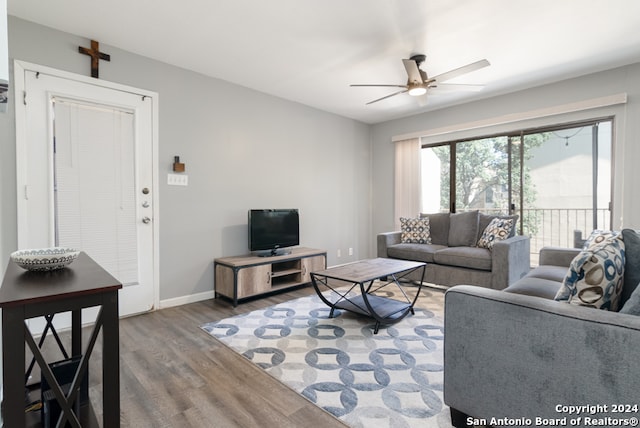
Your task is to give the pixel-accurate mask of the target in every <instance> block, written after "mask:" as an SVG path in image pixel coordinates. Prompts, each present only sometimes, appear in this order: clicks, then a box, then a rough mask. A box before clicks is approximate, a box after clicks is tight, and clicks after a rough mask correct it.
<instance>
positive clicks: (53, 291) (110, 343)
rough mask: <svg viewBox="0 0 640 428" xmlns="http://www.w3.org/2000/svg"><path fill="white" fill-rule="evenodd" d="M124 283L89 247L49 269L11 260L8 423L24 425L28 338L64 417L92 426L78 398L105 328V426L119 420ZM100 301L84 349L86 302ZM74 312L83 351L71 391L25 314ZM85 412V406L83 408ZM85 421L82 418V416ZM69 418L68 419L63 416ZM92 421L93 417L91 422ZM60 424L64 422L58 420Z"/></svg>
mask: <svg viewBox="0 0 640 428" xmlns="http://www.w3.org/2000/svg"><path fill="white" fill-rule="evenodd" d="M120 288H122V284H121V283H120V282H119V281H118V280H116V279H115V278H114V277H113V276H111V275H110V274H109V273H108V272H107V271H105V270H104V269H103V268H102V267H100V266H99V265H98V264H97V263H96V262H95V261H93V259H91V258H90V257H89V256H88V255H86V254H85V253H80V255H79V256H78V259H77V260H75V261H74V262H73V263H72V264H71V265H69V266H68V267H66V268H63V269H59V270H55V271H50V272H29V271H25V270H24V269H22V268H21V267H19V266H18V265H16V264H15V263H13V262H11V261H9V265H8V266H7V271H6V273H5V276H4V280H3V281H2V287H1V288H0V308H2V349H3V352H2V374H3V376H4V401H3V403H2V416H3V419H4V424H5V426H8V427H24V426H25V424H26V423H27V418H26V415H25V343H26V344H27V345H28V346H29V349H30V350H31V352H32V353H33V356H34V358H35V360H36V362H37V363H38V366H39V367H40V370H41V373H42V376H43V377H44V378H46V380H47V381H48V383H49V385H50V387H51V390H52V392H53V393H54V395H55V398H56V399H57V402H58V404H59V405H60V407H61V409H62V414H61V416H60V419H65V418H66V419H67V421H68V423H69V424H70V425H71V426H73V427H78V426H81V424H82V426H88V425H87V422H85V420H86V418H85V417H82V416H81V415H76V414H75V413H74V410H73V403H74V402H75V401H76V400H79V398H78V395H79V389H80V383H81V380H82V378H83V376H84V374H85V373H86V369H87V367H88V364H89V358H90V356H91V352H92V351H93V347H94V345H95V343H96V340H97V338H98V333H99V332H100V330H102V400H103V401H102V407H103V426H105V427H116V428H117V427H119V426H120V362H119V349H120V343H119V331H118V290H119V289H120ZM94 306H100V310H99V313H98V317H97V319H96V321H95V325H94V327H93V331H92V333H91V336H90V340H89V342H88V343H87V345H86V348H85V349H84V350H83V349H82V332H81V329H82V308H88V307H94ZM69 311H70V312H71V354H72V356H82V357H81V359H80V364H79V367H78V369H77V372H76V375H75V379H74V381H73V383H72V385H71V388H70V390H69V392H68V394H65V393H64V392H63V389H62V388H61V387H60V385H58V382H57V381H56V380H55V378H54V375H53V373H52V371H51V369H50V368H49V366H48V363H47V361H46V360H45V358H44V357H43V355H42V353H41V352H40V348H39V346H38V344H37V343H36V342H35V340H34V338H33V336H32V335H31V332H30V331H29V328H28V326H27V324H26V323H25V320H27V319H29V318H35V317H39V316H46V317H53V315H54V314H56V313H60V312H69ZM80 413H81V414H82V413H83V410H82V409H81V412H80ZM81 421H82V422H81ZM59 422H64V421H59ZM89 425H91V423H90V422H89ZM58 426H65V424H64V423H62V425H60V424H58Z"/></svg>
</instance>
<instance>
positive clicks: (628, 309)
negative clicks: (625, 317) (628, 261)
mask: <svg viewBox="0 0 640 428" xmlns="http://www.w3.org/2000/svg"><path fill="white" fill-rule="evenodd" d="M638 285H640V284H636V289H635V290H634V291H633V293H631V296H629V298H628V299H627V301H626V302H625V304H624V306H623V307H622V309H620V312H621V313H623V314H631V315H640V287H638Z"/></svg>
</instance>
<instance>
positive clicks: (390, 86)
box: [349, 83, 407, 88]
mask: <svg viewBox="0 0 640 428" xmlns="http://www.w3.org/2000/svg"><path fill="white" fill-rule="evenodd" d="M349 86H351V87H355V86H366V87H372V86H373V87H378V88H406V87H407V85H383V84H381V85H378V84H375V83H372V84H366V83H365V84H359V85H349Z"/></svg>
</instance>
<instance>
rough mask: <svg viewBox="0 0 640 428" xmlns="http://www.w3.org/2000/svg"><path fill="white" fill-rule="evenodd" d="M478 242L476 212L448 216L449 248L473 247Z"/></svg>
mask: <svg viewBox="0 0 640 428" xmlns="http://www.w3.org/2000/svg"><path fill="white" fill-rule="evenodd" d="M477 240H478V211H467V212H463V213H455V214H451V215H450V216H449V239H448V240H447V241H448V242H449V246H450V247H474V246H475V245H476V242H477Z"/></svg>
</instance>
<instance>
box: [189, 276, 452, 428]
mask: <svg viewBox="0 0 640 428" xmlns="http://www.w3.org/2000/svg"><path fill="white" fill-rule="evenodd" d="M387 288H389V289H390V288H392V287H387ZM387 288H385V289H383V290H385V292H383V293H381V292H378V294H381V295H384V296H387V297H392V296H393V295H394V294H393V293H392V292H390V291H386V290H387ZM403 288H404V290H405V292H406V293H407V295H409V296H410V297H412V296H415V293H416V292H417V287H415V286H403ZM443 307H444V295H443V292H442V291H439V290H432V289H428V288H427V289H425V288H422V291H421V292H420V297H419V298H418V301H417V303H416V306H415V308H414V309H415V314H414V315H411V314H409V315H408V316H407V317H405V318H404V319H403V320H401V321H400V322H398V323H396V324H393V325H389V326H381V327H380V331H379V332H378V334H375V335H374V334H373V327H374V325H375V321H373V320H372V319H370V318H367V317H364V316H360V315H355V314H352V313H350V312H346V311H338V310H336V311H335V312H334V317H333V318H329V310H330V309H329V307H327V306H326V305H325V304H324V303H323V302H322V301H321V300H320V299H319V298H318V297H317V296H315V295H313V296H308V297H303V298H299V299H295V300H292V301H289V302H285V303H281V304H278V305H275V306H271V307H269V308H266V309H262V310H257V311H253V312H250V313H247V314H243V315H238V316H234V317H232V318H227V319H224V320H221V321H216V322H211V323H207V324H205V325H203V326H201V328H202V329H204V330H205V331H207V332H208V333H209V334H211V335H212V336H214V337H216V338H218V339H219V340H220V341H222V342H223V343H225V344H226V345H228V346H229V347H231V348H232V349H233V350H235V351H236V352H238V353H240V354H242V355H243V356H244V357H246V358H248V359H249V360H251V361H252V362H253V363H254V364H257V365H258V366H259V367H261V368H263V369H264V370H266V371H267V372H268V373H269V374H271V375H272V376H273V377H275V378H276V379H278V380H280V381H281V382H283V383H285V384H286V385H288V386H290V387H291V388H293V389H294V390H295V391H297V392H298V393H300V394H302V395H303V396H305V397H307V398H308V399H309V400H311V401H312V402H313V403H315V404H316V405H318V406H320V407H322V408H324V409H325V410H327V411H328V412H330V413H332V414H333V415H335V416H336V417H338V418H339V419H341V420H342V421H344V422H345V423H346V424H348V425H349V426H352V427H393V428H404V427H422V428H424V427H451V421H450V417H449V411H448V408H447V407H446V406H445V405H444V403H443V402H442V383H443V355H442V349H443V339H444V328H443Z"/></svg>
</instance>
